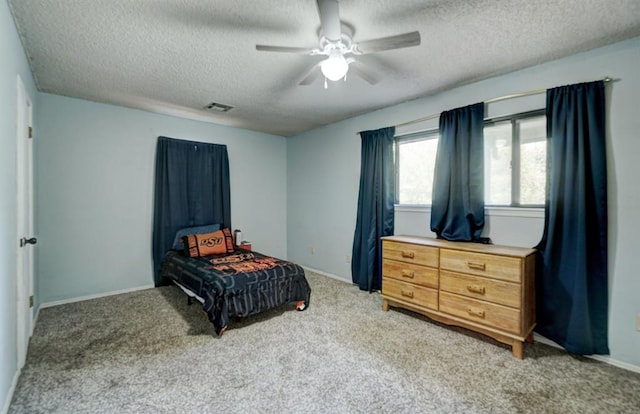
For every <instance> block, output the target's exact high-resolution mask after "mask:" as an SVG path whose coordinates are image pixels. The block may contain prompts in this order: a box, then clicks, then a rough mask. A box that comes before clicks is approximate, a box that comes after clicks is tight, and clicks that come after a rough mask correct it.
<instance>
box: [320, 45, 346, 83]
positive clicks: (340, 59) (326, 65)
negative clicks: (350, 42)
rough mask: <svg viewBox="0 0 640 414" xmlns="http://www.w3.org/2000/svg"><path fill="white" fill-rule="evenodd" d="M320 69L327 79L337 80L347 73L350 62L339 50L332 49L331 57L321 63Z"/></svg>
mask: <svg viewBox="0 0 640 414" xmlns="http://www.w3.org/2000/svg"><path fill="white" fill-rule="evenodd" d="M320 70H321V71H322V74H323V75H324V76H325V77H326V78H327V79H329V80H332V81H337V80H340V79H342V78H344V76H345V75H346V74H347V71H348V70H349V64H348V63H347V61H346V59H345V58H344V56H342V53H340V51H339V50H332V51H331V52H330V53H329V57H328V58H327V59H326V60H323V61H322V63H321V64H320Z"/></svg>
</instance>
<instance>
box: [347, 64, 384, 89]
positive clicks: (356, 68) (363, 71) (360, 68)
mask: <svg viewBox="0 0 640 414" xmlns="http://www.w3.org/2000/svg"><path fill="white" fill-rule="evenodd" d="M349 70H350V71H352V72H353V73H354V74H355V75H356V76H359V77H361V78H362V79H364V80H365V81H367V82H368V83H369V84H371V85H375V84H376V83H378V82H380V79H378V77H377V76H376V75H375V74H374V73H373V72H371V71H370V70H369V69H367V68H366V67H365V65H363V64H362V63H360V62H358V61H357V60H356V61H354V62H352V63H351V64H349Z"/></svg>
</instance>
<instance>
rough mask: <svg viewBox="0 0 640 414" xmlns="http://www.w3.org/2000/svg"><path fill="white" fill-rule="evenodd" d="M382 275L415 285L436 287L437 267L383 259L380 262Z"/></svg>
mask: <svg viewBox="0 0 640 414" xmlns="http://www.w3.org/2000/svg"><path fill="white" fill-rule="evenodd" d="M382 276H384V277H390V278H393V279H398V280H401V281H403V282H409V283H415V284H416V285H421V286H427V287H432V288H435V289H437V288H438V269H437V268H433V267H426V266H419V265H416V264H413V263H403V262H397V261H395V260H385V261H384V262H383V263H382Z"/></svg>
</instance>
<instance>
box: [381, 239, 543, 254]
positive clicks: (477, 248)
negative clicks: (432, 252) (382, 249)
mask: <svg viewBox="0 0 640 414" xmlns="http://www.w3.org/2000/svg"><path fill="white" fill-rule="evenodd" d="M382 240H389V241H395V242H400V243H409V244H416V245H420V246H432V247H440V248H446V249H452V250H461V251H465V252H475V253H490V254H500V255H505V256H515V257H526V256H529V255H532V254H534V253H535V252H536V251H535V249H531V248H526V247H513V246H501V245H496V244H482V243H473V242H453V241H448V240H441V239H434V238H430V237H418V236H386V237H382Z"/></svg>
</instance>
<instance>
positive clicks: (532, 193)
mask: <svg viewBox="0 0 640 414" xmlns="http://www.w3.org/2000/svg"><path fill="white" fill-rule="evenodd" d="M516 125H517V127H518V129H519V133H520V204H523V205H536V204H539V205H542V204H544V200H545V183H546V179H547V177H546V168H547V141H546V133H547V129H546V128H547V122H546V119H545V117H535V118H526V119H521V120H519V121H518V122H517V124H516Z"/></svg>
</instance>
